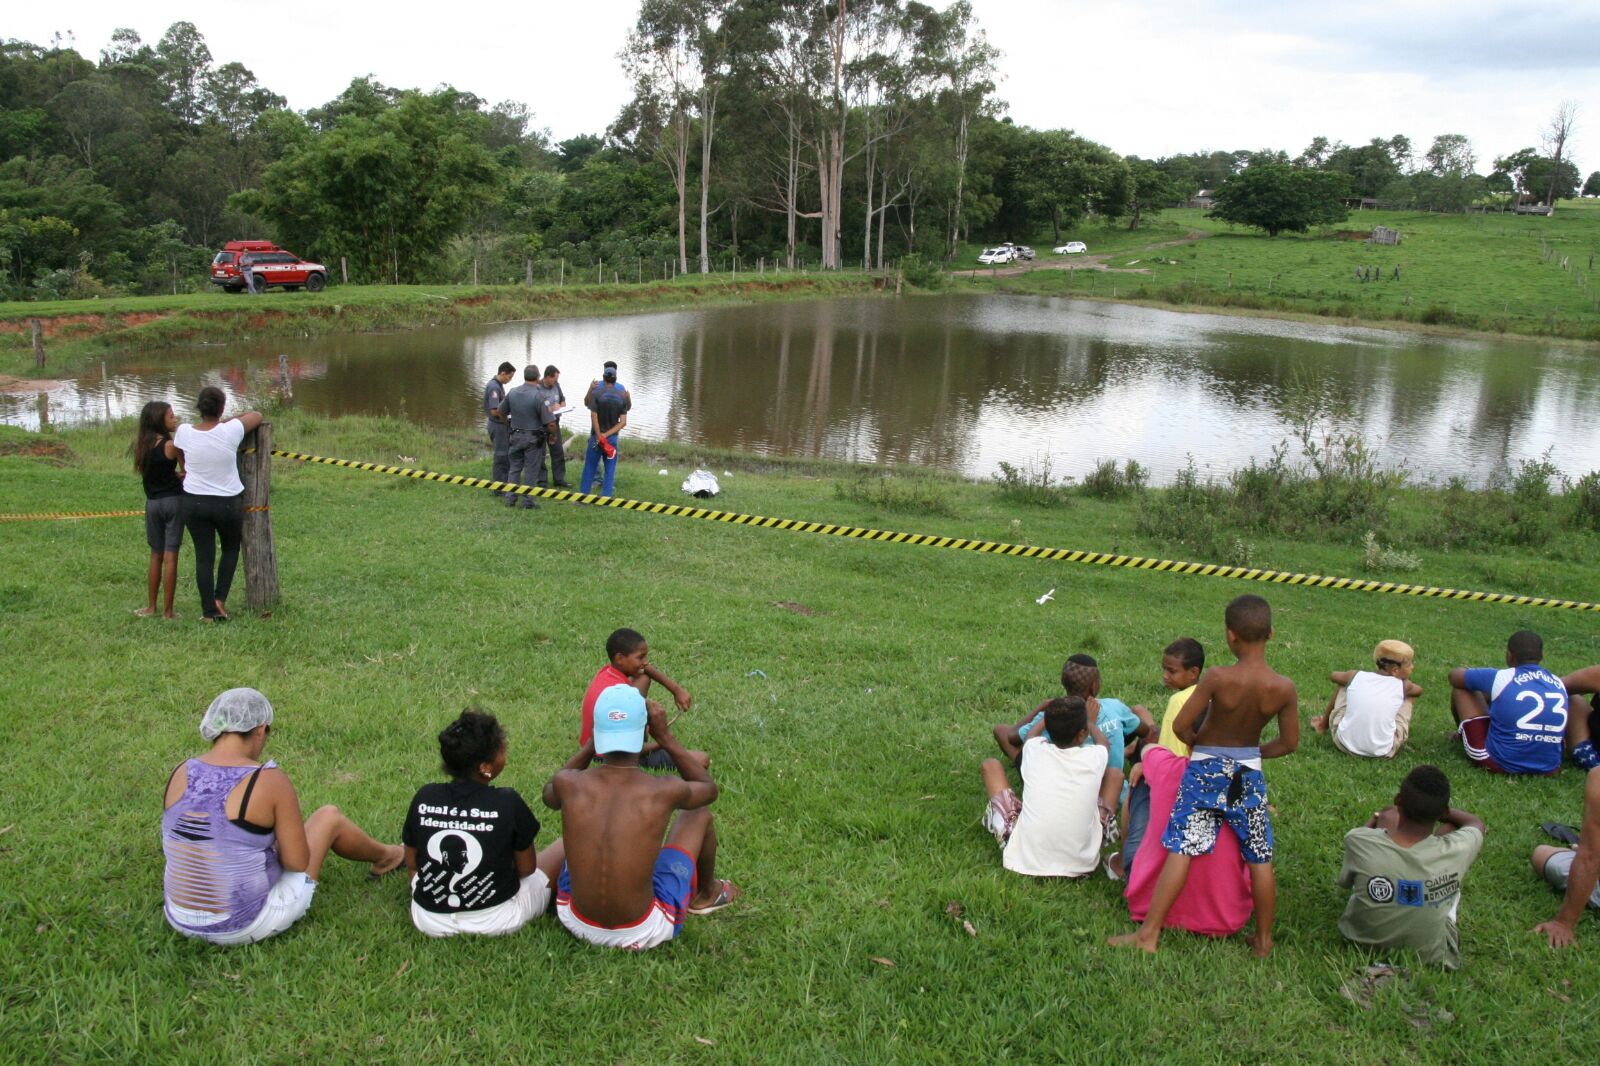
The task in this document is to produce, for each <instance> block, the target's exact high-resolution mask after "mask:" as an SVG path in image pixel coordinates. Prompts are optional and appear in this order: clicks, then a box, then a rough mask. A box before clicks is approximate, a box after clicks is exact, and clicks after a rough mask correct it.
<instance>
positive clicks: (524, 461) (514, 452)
mask: <svg viewBox="0 0 1600 1066" xmlns="http://www.w3.org/2000/svg"><path fill="white" fill-rule="evenodd" d="M543 391H544V390H542V389H540V388H539V368H538V367H536V366H529V367H525V368H524V369H523V371H522V384H521V385H518V386H517V387H516V388H514V389H512V390H511V391H509V392H507V393H506V398H505V399H504V400H501V401H500V414H501V415H502V416H504V418H505V419H506V421H507V422H508V423H509V424H510V426H511V434H510V436H511V449H510V452H511V464H510V465H511V468H510V470H509V471H508V472H507V474H506V480H507V481H510V482H513V483H515V484H517V485H531V484H533V480H532V479H533V473H534V464H535V463H537V462H538V461H539V458H540V457H541V456H542V454H543V448H544V413H545V405H544V397H543ZM541 465H542V464H541ZM519 501H520V504H521V506H522V509H523V510H525V511H531V510H533V509H534V508H535V507H538V506H539V505H538V504H537V503H535V502H534V500H533V497H531V496H517V495H508V496H507V497H506V506H507V507H516V506H518V503H519Z"/></svg>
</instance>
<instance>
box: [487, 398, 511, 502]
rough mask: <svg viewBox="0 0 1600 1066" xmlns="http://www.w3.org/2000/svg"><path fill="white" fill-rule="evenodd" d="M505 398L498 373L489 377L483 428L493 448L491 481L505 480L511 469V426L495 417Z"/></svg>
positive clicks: (497, 493) (490, 470) (499, 494)
mask: <svg viewBox="0 0 1600 1066" xmlns="http://www.w3.org/2000/svg"><path fill="white" fill-rule="evenodd" d="M505 398H506V387H505V386H504V385H502V384H500V378H499V376H498V375H496V376H495V377H492V378H490V379H489V384H487V385H485V386H484V387H483V428H484V429H485V430H486V431H487V432H488V434H489V445H490V446H491V447H492V448H494V465H493V466H492V467H490V468H489V479H490V480H491V481H506V480H509V479H508V478H507V477H506V473H507V471H509V470H510V469H511V427H510V426H507V425H506V424H505V423H504V422H502V421H500V420H499V419H498V418H496V417H495V412H497V411H499V410H500V404H501V403H502V402H503V401H504V400H505ZM495 495H496V496H504V495H505V493H503V492H496V493H495Z"/></svg>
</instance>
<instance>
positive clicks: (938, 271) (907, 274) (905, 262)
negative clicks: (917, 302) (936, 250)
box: [900, 252, 947, 291]
mask: <svg viewBox="0 0 1600 1066" xmlns="http://www.w3.org/2000/svg"><path fill="white" fill-rule="evenodd" d="M900 276H901V277H903V278H905V279H906V284H908V285H910V286H912V287H913V288H918V289H927V290H930V291H932V290H936V289H942V288H944V283H945V281H946V280H947V278H946V276H945V272H944V270H943V268H941V267H940V266H939V264H938V263H934V262H931V261H930V260H927V259H924V258H923V257H922V255H921V253H919V252H912V253H911V254H910V255H905V256H901V257H900Z"/></svg>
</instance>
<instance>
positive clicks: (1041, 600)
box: [1033, 589, 1056, 607]
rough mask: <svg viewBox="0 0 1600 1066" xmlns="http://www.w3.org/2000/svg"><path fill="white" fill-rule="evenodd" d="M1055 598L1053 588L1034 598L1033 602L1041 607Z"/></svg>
mask: <svg viewBox="0 0 1600 1066" xmlns="http://www.w3.org/2000/svg"><path fill="white" fill-rule="evenodd" d="M1055 598H1056V590H1055V589H1051V590H1050V591H1049V592H1046V593H1045V594H1044V595H1043V596H1040V597H1039V598H1038V599H1036V600H1034V601H1033V602H1034V603H1037V604H1038V605H1039V606H1041V607H1043V606H1044V605H1045V604H1047V603H1049V602H1050V601H1051V600H1053V599H1055Z"/></svg>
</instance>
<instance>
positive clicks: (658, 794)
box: [544, 684, 739, 951]
mask: <svg viewBox="0 0 1600 1066" xmlns="http://www.w3.org/2000/svg"><path fill="white" fill-rule="evenodd" d="M647 721H648V725H649V733H650V736H651V737H652V738H653V739H654V740H655V741H656V742H657V743H658V744H660V745H661V750H662V751H665V752H666V753H667V754H669V755H670V756H671V757H672V761H673V762H674V763H675V764H676V766H677V768H678V773H679V775H680V776H679V777H654V776H651V775H650V774H647V773H644V772H643V771H642V770H641V769H640V767H639V751H640V749H641V748H643V747H644V737H645V729H646V723H647ZM596 755H599V756H600V765H599V766H598V767H595V768H593V769H589V764H590V762H592V761H593V760H594V758H595V756H596ZM716 798H717V785H716V782H714V781H712V780H711V774H710V772H709V771H708V770H707V769H706V765H705V763H704V762H702V761H701V760H700V759H698V758H696V757H694V756H693V755H692V754H690V753H689V752H688V751H687V750H685V748H684V747H683V745H682V744H681V743H679V741H678V738H677V737H675V736H673V735H672V729H671V728H670V727H669V726H668V725H667V715H666V711H664V710H663V709H662V707H661V705H660V704H659V703H656V702H655V701H654V700H650V701H648V703H647V702H646V700H645V698H644V697H643V696H642V695H640V694H639V690H638V689H636V688H634V687H633V686H631V685H626V684H617V685H612V686H611V687H610V688H608V689H606V690H605V691H603V692H601V693H600V696H599V698H598V699H596V700H595V705H594V736H593V738H592V739H591V740H590V741H589V742H588V743H586V744H584V746H583V747H582V748H580V749H579V751H578V753H577V754H576V755H574V756H573V757H572V758H571V759H569V760H567V764H566V765H565V766H563V767H562V768H561V769H560V770H559V771H557V773H556V775H555V776H554V777H552V778H551V779H550V780H549V781H547V782H546V783H545V786H544V802H545V806H547V807H550V808H551V809H552V810H558V811H561V812H562V830H563V833H564V839H565V840H566V846H567V860H566V862H565V864H563V866H562V867H561V877H560V880H559V881H558V882H557V883H556V916H557V917H558V918H560V919H561V924H562V925H564V926H566V928H567V931H568V932H570V933H571V934H572V935H573V936H575V937H577V938H578V939H579V940H587V941H588V942H589V943H591V944H599V945H601V946H603V947H617V948H631V949H633V950H636V951H637V950H643V949H645V948H653V947H655V946H657V945H658V944H663V943H666V942H667V941H668V940H672V939H673V938H675V937H676V936H677V935H678V932H679V931H680V929H681V928H682V926H683V916H684V914H685V912H687V913H689V914H710V913H711V912H712V911H717V910H721V909H722V908H723V907H726V906H727V905H728V904H730V903H732V902H733V901H734V900H735V899H736V898H738V896H739V888H738V886H737V885H735V884H734V883H733V882H732V881H723V880H718V879H717V878H716V877H715V876H714V874H715V869H716V859H717V835H716V833H715V832H714V831H713V829H712V827H711V812H710V811H709V810H707V809H706V808H707V807H709V806H710V804H711V802H712V801H713V800H715V799H716ZM674 811H681V812H682V813H680V814H679V815H678V817H677V818H676V819H675V820H673V818H672V815H673V812H674ZM669 820H671V821H672V827H671V830H670V831H668V828H667V823H668V821H669ZM663 833H666V844H665V845H663V844H662V843H661V836H662V834H663Z"/></svg>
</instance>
